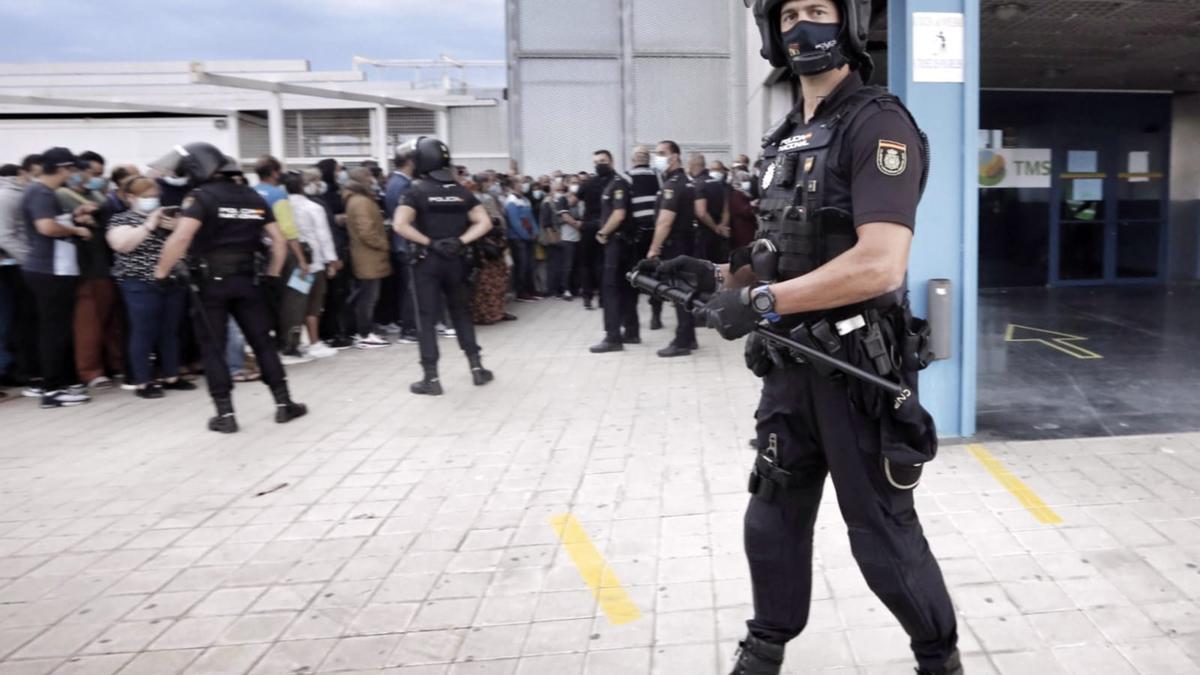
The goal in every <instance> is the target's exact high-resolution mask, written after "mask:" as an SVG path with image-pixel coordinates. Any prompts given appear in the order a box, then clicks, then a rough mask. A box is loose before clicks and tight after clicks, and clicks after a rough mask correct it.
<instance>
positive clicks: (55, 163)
mask: <svg viewBox="0 0 1200 675" xmlns="http://www.w3.org/2000/svg"><path fill="white" fill-rule="evenodd" d="M42 166H43V167H44V168H46V169H49V170H51V171H55V170H57V169H60V168H62V167H64V166H70V167H75V168H77V169H83V168H86V167H87V163H86V162H84V161H83V160H81V159H79V158H78V157H76V156H75V154H74V153H72V152H71V151H70V150H68V149H66V148H50V149H49V150H47V151H45V152H43V153H42Z"/></svg>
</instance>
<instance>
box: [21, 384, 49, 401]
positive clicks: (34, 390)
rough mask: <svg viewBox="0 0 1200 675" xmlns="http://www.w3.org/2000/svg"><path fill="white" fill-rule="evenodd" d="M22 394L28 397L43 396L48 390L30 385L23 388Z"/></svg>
mask: <svg viewBox="0 0 1200 675" xmlns="http://www.w3.org/2000/svg"><path fill="white" fill-rule="evenodd" d="M21 395H22V396H24V397H26V398H41V397H43V396H45V395H46V391H45V390H44V389H42V388H41V387H35V386H33V385H30V386H28V387H25V388H24V389H22V390H21Z"/></svg>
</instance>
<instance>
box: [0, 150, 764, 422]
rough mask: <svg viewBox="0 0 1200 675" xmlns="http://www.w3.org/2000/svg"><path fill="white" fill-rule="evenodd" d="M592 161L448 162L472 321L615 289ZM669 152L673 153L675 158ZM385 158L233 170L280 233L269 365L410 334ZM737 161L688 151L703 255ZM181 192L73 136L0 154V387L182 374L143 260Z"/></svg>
mask: <svg viewBox="0 0 1200 675" xmlns="http://www.w3.org/2000/svg"><path fill="white" fill-rule="evenodd" d="M675 152H676V153H678V148H676V149H675ZM662 154H663V153H662V152H661V148H660V151H659V152H651V151H650V150H648V149H646V148H640V147H639V148H636V149H634V153H633V165H634V166H633V167H631V168H630V169H629V172H630V173H629V176H628V177H627V179H633V180H634V182H635V183H636V182H637V180H636V178H635V176H636V175H641V177H642V178H643V179H645V177H646V176H653V177H654V183H652V184H651V188H650V189H651V190H654V191H657V192H661V190H659V189H658V186H660V185H661V184H662V182H663V180H665V175H666V174H667V167H666V161H665V158H664V159H660V158H659V157H658V156H657V155H662ZM668 154H669V153H668ZM595 159H596V164H595V165H594V167H592V168H591V170H588V171H578V172H569V171H554V172H552V173H549V174H545V175H541V176H537V177H533V176H529V175H523V174H521V173H520V172H519V171H518V170H517V166H516V164H515V163H513V164H512V165H511V166H510V171H509V172H507V173H504V172H498V171H493V170H488V171H483V172H479V173H471V172H470V171H469V170H468V169H467V167H463V166H455V167H454V171H455V175H456V177H457V180H458V182H459V183H460V184H461V185H463V186H464V187H466V188H467V189H468V190H470V191H471V192H472V193H473V194H474V195H475V197H476V198H477V199H478V201H479V203H480V204H481V205H482V206H483V207H484V209H485V210H486V211H487V214H488V215H489V216H490V217H491V219H492V222H493V227H492V229H491V231H490V232H489V233H488V234H487V235H486V236H485V237H484V238H483V239H482V240H480V241H478V242H476V243H474V244H473V245H472V247H471V251H470V257H469V259H470V270H471V271H470V281H471V318H472V320H473V321H474V323H475V324H478V325H489V324H496V323H500V322H505V321H515V320H516V319H517V317H516V316H515V315H514V314H513V313H511V312H510V311H509V303H510V302H514V301H515V302H537V301H541V300H544V299H558V300H562V301H574V300H576V299H581V300H582V302H581V303H580V304H581V305H582V308H583V309H584V310H594V309H598V308H601V307H602V306H603V304H604V303H605V302H609V303H614V302H616V301H617V300H616V299H615V298H614V297H607V296H609V295H614V293H613V291H612V288H611V284H609V283H607V281H606V279H605V265H606V260H607V258H606V255H605V250H606V247H610V246H615V245H616V243H615V238H614V237H613V235H614V233H613V232H609V231H605V229H604V225H605V223H604V222H602V215H605V214H604V206H603V205H602V201H603V200H604V199H606V198H607V197H606V192H605V191H606V187H607V186H609V185H610V184H611V183H612V182H613V178H614V176H615V175H616V174H618V173H619V172H618V171H617V169H616V167H614V166H613V165H612V164H613V163H612V155H611V153H609V152H607V151H598V152H597V153H596V156H595ZM652 160H653V162H652ZM673 161H675V162H676V163H680V164H681V163H682V160H681V159H679V158H678V156H676V158H675V160H673ZM660 162H661V163H662V164H663V166H655V167H654V168H653V169H652V168H651V164H652V163H653V164H655V165H658V164H659V163H660ZM391 169H392V171H391V173H390V174H389V173H387V172H386V171H385V170H384V168H383V167H381V166H379V164H378V163H376V162H373V161H364V162H362V163H361V164H359V165H357V166H353V167H348V166H346V165H345V164H343V163H342V162H340V161H338V160H335V159H326V160H323V161H321V162H318V163H317V165H316V166H315V167H312V168H306V169H303V170H290V171H289V170H285V167H284V166H283V164H282V163H281V162H280V161H279V160H278V159H276V158H274V157H270V156H264V157H262V158H260V159H259V160H258V161H257V163H256V165H255V167H254V170H253V172H248V173H246V174H244V175H240V176H238V180H241V181H245V182H246V183H247V184H249V185H252V186H253V188H254V190H255V191H256V192H258V194H259V195H260V196H262V198H263V199H264V200H265V201H266V203H267V204H268V206H269V207H270V209H271V211H272V214H273V216H274V218H275V220H276V221H277V222H278V223H279V226H280V229H281V230H282V231H283V233H284V235H285V236H286V238H287V248H288V256H287V259H288V265H287V268H286V269H285V270H284V273H283V277H282V278H283V280H284V281H285V282H286V283H284V284H280V285H279V286H278V287H271V288H264V292H266V293H267V294H268V295H269V296H270V302H269V303H268V306H269V307H270V310H271V313H272V316H271V317H270V323H271V326H272V336H273V339H274V343H275V347H276V348H277V349H278V351H279V353H280V356H281V357H282V362H283V363H284V364H285V365H296V364H301V363H305V362H309V361H312V360H314V359H325V358H329V357H332V356H335V355H336V354H337V353H338V352H339V351H341V350H346V349H351V348H356V349H382V348H387V347H390V346H393V345H398V344H415V343H417V341H418V340H417V337H418V334H417V323H418V316H419V314H418V311H417V304H418V302H419V294H418V293H417V290H416V288H415V287H414V277H413V273H412V268H411V265H410V256H411V254H412V253H411V251H410V248H411V243H410V242H408V241H406V240H405V239H404V238H402V237H400V236H399V235H397V234H396V232H395V231H394V230H393V228H392V226H391V219H392V215H393V214H394V213H396V209H397V205H398V204H399V203H400V201H401V197H402V195H403V194H404V193H405V192H406V191H407V190H408V188H409V186H410V185H411V183H412V181H413V178H414V176H413V166H412V163H411V160H408V159H405V158H402V157H398V159H397V163H395V165H394V166H393V167H391ZM750 169H751V167H750V166H749V165H748V160H747V158H746V157H744V156H742V157H738V158H737V159H736V160H735V161H734V162H733V163H732V166H726V164H725V163H723V162H721V161H713V162H711V163H710V162H707V161H706V160H705V158H704V157H703V156H702V155H692V156H691V157H690V158H689V161H688V163H687V170H686V174H687V179H688V180H689V182H690V184H691V185H693V186H694V189H695V191H696V195H697V196H698V197H699V196H701V195H708V196H709V199H708V204H709V207H708V209H707V211H706V212H705V213H703V214H701V213H697V214H695V216H694V217H689V219H688V220H689V222H686V223H677V224H676V225H675V230H676V231H675V233H674V234H673V235H672V236H673V237H674V238H679V237H682V236H686V237H687V238H689V239H690V238H693V237H694V238H695V244H696V247H695V250H696V251H699V252H702V256H703V257H708V258H710V259H712V260H714V261H718V262H719V261H721V259H722V257H723V256H727V255H728V251H729V250H731V249H732V248H737V247H740V246H744V245H745V244H747V243H749V241H750V240H751V239H752V238H753V234H754V230H755V223H754V216H753V210H752V207H751V200H752V199H753V198H754V197H753V191H754V188H753V181H752V178H751V173H750ZM187 194H188V186H187V184H186V181H183V180H180V179H179V178H177V177H173V176H168V175H156V172H155V171H154V170H153V169H145V168H144V167H139V166H136V165H131V164H119V165H115V166H113V165H110V164H109V162H108V161H107V160H106V159H105V158H104V157H103V156H101V155H99V154H98V153H95V152H90V151H89V152H82V153H79V154H78V155H76V154H74V153H73V152H71V151H70V150H68V149H66V148H51V149H49V150H47V151H45V152H43V153H42V154H38V155H30V156H28V157H25V158H24V159H22V160H21V162H20V164H5V165H3V166H0V387H7V388H9V389H8V391H7V392H5V391H4V390H2V389H0V398H3V397H7V398H9V399H14V398H16V394H17V393H18V392H19V393H20V394H21V395H23V396H27V397H32V398H36V399H38V400H39V401H40V403H41V407H43V408H54V407H61V406H74V405H79V404H83V403H87V402H88V401H89V400H90V397H91V395H92V393H94V392H95V391H97V390H103V389H111V388H114V387H118V386H119V387H120V388H122V389H127V390H130V391H131V392H133V394H134V395H135V396H138V397H140V398H145V399H156V398H162V397H163V396H166V395H167V394H168V392H172V391H186V390H191V389H195V388H196V385H195V384H194V383H193V382H192V379H193V378H192V376H193V375H195V374H197V373H198V372H200V371H201V370H202V368H203V367H204V366H203V363H202V359H201V357H200V348H199V340H201V339H203V336H202V335H198V333H197V331H198V327H197V326H196V325H195V322H194V321H192V320H189V318H188V317H189V315H190V313H191V311H192V309H194V305H195V300H194V299H193V298H191V297H189V293H188V289H187V285H186V284H180V283H162V282H161V280H156V279H155V276H154V270H155V266H156V264H157V262H158V260H159V257H160V256H161V254H162V251H163V246H164V242H165V241H166V239H167V237H168V236H169V235H170V233H171V231H172V230H173V229H174V227H175V222H176V220H177V219H178V218H179V211H180V207H181V205H183V206H186V204H185V203H184V202H185V200H186V199H187ZM659 197H661V195H657V196H656V195H654V194H643V195H641V196H640V197H637V196H635V198H634V200H633V201H634V203H633V204H631V205H630V206H629V207H628V208H629V209H630V213H629V214H628V217H629V220H630V221H631V222H633V221H635V220H637V219H639V218H640V219H641V220H642V221H645V220H646V218H647V217H649V222H651V223H653V216H654V214H655V210H656V203H655V202H656V201H657V200H658V198H659ZM633 229H634V234H635V236H636V229H637V228H636V227H635V228H633ZM616 234H618V235H619V234H620V233H616ZM650 236H651V235H650V234H647V235H646V239H647V241H646V242H645V243H648V240H649V238H650ZM610 263H611V261H610ZM610 267H611V264H610ZM612 271H613V270H611V269H610V270H609V272H612ZM624 271H625V270H624V269H622V270H621V272H624ZM605 289H607V290H605ZM634 301H635V302H636V296H635V300H634ZM660 312H661V307H660V306H659V307H656V308H655V311H654V315H653V317H652V319H651V328H661V327H662V322H661V316H660ZM440 315H441V316H443V321H441V322H439V323H438V324H437V328H436V330H437V332H438V334H439V335H441V336H442V337H454V335H455V331H454V329H453V328H451V327H450V322H449V321H448V320H445V311H444V310H442V311H441V312H440ZM635 320H636V319H635ZM601 323H602V322H601V321H600V320H599V319H597V324H598V326H599V324H601ZM222 332H224V333H225V334H226V336H227V337H226V348H225V366H226V367H228V368H229V370H230V374H231V376H232V378H233V379H234V380H235V381H239V382H246V381H252V380H255V379H258V378H259V377H260V374H259V372H258V370H257V368H256V364H255V363H254V360H253V358H252V356H251V355H250V354H248V352H247V349H246V345H245V340H244V338H243V336H242V335H241V333H240V331H239V330H238V326H237V324H236V323H235V322H234V321H233V320H232V319H231V320H230V321H229V325H228V326H227V330H226V331H222ZM630 341H633V340H630ZM593 351H608V350H596V349H593Z"/></svg>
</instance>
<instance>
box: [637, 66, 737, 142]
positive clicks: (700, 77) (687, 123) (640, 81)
mask: <svg viewBox="0 0 1200 675" xmlns="http://www.w3.org/2000/svg"><path fill="white" fill-rule="evenodd" d="M633 78H634V83H635V84H634V103H633V105H634V109H635V110H636V111H637V115H636V116H635V121H634V124H635V129H634V135H635V136H636V140H637V142H639V143H655V142H657V141H660V140H663V139H671V140H674V141H675V142H677V143H679V144H680V145H692V146H694V145H705V146H713V145H717V146H726V147H727V146H729V144H730V138H729V97H728V95H727V92H728V86H727V84H726V83H727V82H728V80H729V59H723V58H671V57H637V58H635V59H634V60H633Z"/></svg>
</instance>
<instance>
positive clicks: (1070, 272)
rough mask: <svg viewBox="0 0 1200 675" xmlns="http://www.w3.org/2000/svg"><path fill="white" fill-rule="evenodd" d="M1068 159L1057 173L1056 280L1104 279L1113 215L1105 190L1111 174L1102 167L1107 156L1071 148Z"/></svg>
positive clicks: (1096, 280)
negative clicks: (1064, 169) (1062, 169)
mask: <svg viewBox="0 0 1200 675" xmlns="http://www.w3.org/2000/svg"><path fill="white" fill-rule="evenodd" d="M1065 159H1066V162H1065V168H1066V171H1061V172H1060V173H1059V174H1058V176H1057V178H1058V181H1057V182H1058V191H1057V193H1058V242H1057V244H1058V246H1057V249H1058V251H1057V256H1056V257H1057V263H1058V264H1057V271H1058V274H1057V275H1056V277H1057V278H1056V280H1057V281H1059V282H1067V283H1070V282H1075V283H1080V282H1101V281H1104V279H1105V278H1106V277H1107V276H1108V275H1107V274H1106V272H1107V270H1108V264H1107V261H1108V258H1109V251H1108V248H1109V247H1108V240H1109V227H1108V223H1109V221H1110V219H1111V216H1112V209H1111V208H1110V207H1109V203H1108V202H1109V199H1108V195H1107V192H1108V191H1107V190H1106V187H1107V185H1106V184H1107V182H1108V173H1107V172H1105V171H1104V170H1103V167H1104V160H1105V159H1106V157H1105V156H1104V152H1103V151H1102V150H1101V149H1098V148H1088V147H1068V149H1067V150H1066V157H1065ZM1059 166H1063V164H1062V163H1060V164H1059Z"/></svg>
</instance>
